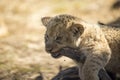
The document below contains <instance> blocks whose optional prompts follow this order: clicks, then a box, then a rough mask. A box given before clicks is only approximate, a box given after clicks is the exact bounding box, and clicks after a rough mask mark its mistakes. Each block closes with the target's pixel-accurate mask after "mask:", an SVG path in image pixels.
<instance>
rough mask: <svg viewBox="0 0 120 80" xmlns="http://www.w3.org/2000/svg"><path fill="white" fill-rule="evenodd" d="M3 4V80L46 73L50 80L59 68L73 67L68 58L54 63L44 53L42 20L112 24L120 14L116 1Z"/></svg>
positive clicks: (15, 0) (7, 0)
mask: <svg viewBox="0 0 120 80" xmlns="http://www.w3.org/2000/svg"><path fill="white" fill-rule="evenodd" d="M106 1H109V2H105V1H104V0H97V1H96V0H84V1H80V0H60V1H59V0H43V1H40V0H1V1H0V80H35V79H36V77H37V76H40V72H42V73H43V75H44V79H45V80H50V79H51V77H52V76H54V75H55V74H56V73H57V72H58V68H59V66H60V65H61V64H62V66H63V67H64V68H65V67H68V66H72V65H74V64H73V63H72V61H71V60H70V59H68V58H65V57H63V58H61V59H57V60H56V59H53V58H51V57H50V55H49V54H47V53H46V52H45V51H44V39H43V38H44V33H45V28H44V27H43V26H42V24H41V22H40V19H41V17H43V16H54V15H57V14H62V13H67V14H72V15H75V16H79V17H81V18H83V19H85V20H87V21H89V22H94V23H96V22H97V21H102V22H105V23H107V22H110V21H112V20H114V19H117V17H120V15H119V12H120V10H119V9H117V10H112V11H111V10H110V6H111V5H112V4H113V2H114V0H106Z"/></svg>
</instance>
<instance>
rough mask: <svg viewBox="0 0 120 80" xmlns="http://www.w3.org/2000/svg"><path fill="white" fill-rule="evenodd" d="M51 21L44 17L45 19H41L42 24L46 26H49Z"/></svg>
mask: <svg viewBox="0 0 120 80" xmlns="http://www.w3.org/2000/svg"><path fill="white" fill-rule="evenodd" d="M50 19H51V17H43V18H41V22H42V24H43V25H44V26H47V24H48V22H49V20H50Z"/></svg>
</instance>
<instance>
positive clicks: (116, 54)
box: [42, 14, 120, 80]
mask: <svg viewBox="0 0 120 80" xmlns="http://www.w3.org/2000/svg"><path fill="white" fill-rule="evenodd" d="M42 23H43V25H44V26H46V29H47V30H46V34H45V47H46V48H45V49H46V51H47V52H48V53H50V54H51V56H52V57H54V58H59V57H61V56H62V54H61V53H60V50H61V49H63V48H65V47H70V48H77V49H79V51H80V52H81V53H84V55H85V56H86V59H85V62H84V64H82V63H81V62H79V61H77V63H78V67H79V76H80V78H81V80H99V77H98V72H99V70H100V69H102V68H104V67H106V69H107V70H109V71H111V72H114V73H120V64H119V62H120V29H114V28H108V27H100V26H99V25H93V24H89V23H87V22H85V21H83V20H81V19H79V18H77V17H74V16H71V15H67V14H64V15H58V16H55V17H43V18H42Z"/></svg>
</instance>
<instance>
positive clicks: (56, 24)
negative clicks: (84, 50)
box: [41, 15, 84, 58]
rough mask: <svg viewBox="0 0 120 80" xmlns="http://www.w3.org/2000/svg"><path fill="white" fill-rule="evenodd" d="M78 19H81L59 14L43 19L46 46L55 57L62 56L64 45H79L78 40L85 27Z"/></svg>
mask: <svg viewBox="0 0 120 80" xmlns="http://www.w3.org/2000/svg"><path fill="white" fill-rule="evenodd" d="M77 20H79V19H78V18H76V17H74V16H71V15H58V16H55V17H43V18H42V19H41V21H42V23H43V25H44V26H45V27H46V33H45V48H46V51H47V52H48V53H51V55H52V56H53V57H54V58H58V57H60V56H62V55H61V53H59V51H60V50H61V49H62V48H64V47H71V48H75V47H77V44H76V42H77V41H78V39H80V36H81V35H82V33H83V32H84V27H83V26H82V25H81V24H79V23H77V22H76V21H77Z"/></svg>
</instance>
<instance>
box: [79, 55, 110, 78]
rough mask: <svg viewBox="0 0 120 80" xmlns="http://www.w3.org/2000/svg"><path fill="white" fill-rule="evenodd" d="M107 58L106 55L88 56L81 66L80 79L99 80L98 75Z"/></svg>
mask: <svg viewBox="0 0 120 80" xmlns="http://www.w3.org/2000/svg"><path fill="white" fill-rule="evenodd" d="M107 56H108V55H107V54H106V53H103V54H91V55H89V56H88V57H87V58H86V60H85V63H84V64H83V66H82V70H79V72H80V77H81V79H82V80H99V77H98V73H99V71H100V69H102V68H104V66H105V65H106V63H107V61H108V57H107Z"/></svg>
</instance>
